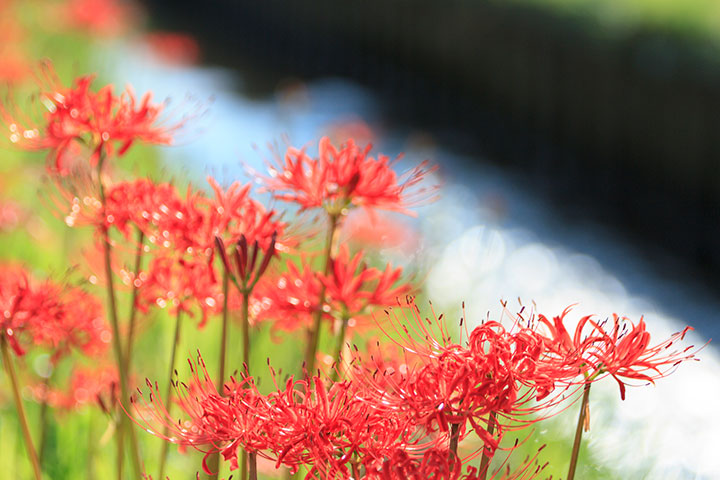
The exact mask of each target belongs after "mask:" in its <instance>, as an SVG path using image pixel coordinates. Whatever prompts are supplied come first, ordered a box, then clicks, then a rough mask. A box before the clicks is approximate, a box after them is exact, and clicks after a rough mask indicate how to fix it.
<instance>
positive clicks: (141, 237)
mask: <svg viewBox="0 0 720 480" xmlns="http://www.w3.org/2000/svg"><path fill="white" fill-rule="evenodd" d="M137 233H138V237H137V250H136V251H135V270H134V272H135V280H133V290H132V300H131V301H132V303H131V304H130V317H129V321H128V334H127V345H125V371H126V372H130V371H131V370H132V349H133V341H134V338H135V323H136V319H137V297H138V293H139V292H140V285H139V284H138V283H136V282H137V281H138V275H140V267H141V266H142V257H143V248H144V245H143V242H144V241H145V232H143V231H142V230H140V229H139V228H138V230H137ZM160 478H162V477H160Z"/></svg>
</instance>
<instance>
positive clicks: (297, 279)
mask: <svg viewBox="0 0 720 480" xmlns="http://www.w3.org/2000/svg"><path fill="white" fill-rule="evenodd" d="M321 289H322V284H321V283H320V280H319V279H318V277H317V274H316V273H315V271H314V270H313V269H312V267H310V266H309V265H308V264H307V263H306V262H305V261H303V262H302V263H301V269H299V268H298V267H297V266H296V265H295V264H294V263H293V262H292V261H288V262H287V270H286V271H285V272H284V273H282V274H276V275H271V276H269V277H263V279H261V280H260V282H259V283H258V284H257V286H256V287H255V290H254V292H253V297H252V298H251V303H250V315H251V316H252V318H253V320H254V321H255V322H262V321H269V320H271V321H272V325H273V328H278V329H280V330H286V331H293V330H297V329H299V328H307V327H310V325H311V324H312V316H313V315H314V314H315V313H316V312H318V311H320V310H323V314H324V315H326V316H327V318H330V316H329V315H328V312H329V311H330V307H326V308H325V307H324V306H321V305H320V291H321ZM325 310H327V312H326V311H325Z"/></svg>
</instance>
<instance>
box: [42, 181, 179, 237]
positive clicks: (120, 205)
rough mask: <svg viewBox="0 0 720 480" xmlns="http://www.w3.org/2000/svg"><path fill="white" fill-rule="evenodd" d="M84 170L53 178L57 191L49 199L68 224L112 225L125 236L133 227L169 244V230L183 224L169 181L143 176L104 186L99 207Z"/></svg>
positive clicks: (91, 183) (94, 189)
mask: <svg viewBox="0 0 720 480" xmlns="http://www.w3.org/2000/svg"><path fill="white" fill-rule="evenodd" d="M85 173H86V175H85V176H84V177H83V173H82V172H79V171H75V173H74V175H73V176H72V180H69V181H65V179H64V178H58V179H57V181H56V182H55V183H56V185H57V195H56V196H54V197H52V201H53V203H54V206H55V210H56V211H58V212H59V214H60V215H61V216H62V218H63V219H64V221H65V223H66V224H67V225H68V226H70V227H75V226H81V225H91V226H95V227H96V228H100V229H110V228H111V227H115V228H117V229H118V231H119V232H120V233H122V235H123V236H124V237H125V238H126V239H129V238H130V236H131V234H132V233H133V230H134V228H137V229H139V230H140V231H142V232H143V234H144V235H145V236H146V237H147V238H148V239H149V241H150V243H153V244H160V245H161V246H165V247H170V246H171V245H170V242H169V240H168V239H169V238H170V237H171V235H170V234H171V232H173V233H174V232H176V231H177V230H178V229H181V228H184V226H183V225H182V223H183V221H184V220H185V218H186V214H185V208H184V203H183V200H182V199H181V198H180V195H179V194H178V192H177V189H176V188H175V187H174V186H173V185H172V184H170V183H156V182H154V181H152V180H150V179H147V178H143V179H138V180H133V181H122V182H117V183H114V184H112V185H110V186H109V187H108V188H107V191H106V194H105V197H106V198H105V206H104V208H103V205H102V203H101V202H100V200H99V199H98V198H97V186H96V185H95V184H94V180H93V179H92V178H90V176H89V175H88V174H89V172H85ZM133 227H134V228H133Z"/></svg>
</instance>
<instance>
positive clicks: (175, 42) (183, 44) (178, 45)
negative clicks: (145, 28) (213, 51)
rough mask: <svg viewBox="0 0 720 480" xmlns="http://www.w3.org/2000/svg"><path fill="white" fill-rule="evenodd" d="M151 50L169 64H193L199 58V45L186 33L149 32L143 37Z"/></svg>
mask: <svg viewBox="0 0 720 480" xmlns="http://www.w3.org/2000/svg"><path fill="white" fill-rule="evenodd" d="M143 40H144V41H145V43H146V44H147V45H148V46H149V47H150V49H151V50H152V52H153V53H154V54H155V55H156V56H157V57H158V58H159V59H160V60H162V61H163V62H165V63H169V64H171V65H194V64H196V63H198V61H199V60H200V46H199V45H198V43H197V41H196V40H195V39H194V38H193V37H192V36H190V35H188V34H186V33H175V32H151V33H147V34H145V36H144V37H143Z"/></svg>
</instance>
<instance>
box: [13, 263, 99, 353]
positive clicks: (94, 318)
mask: <svg viewBox="0 0 720 480" xmlns="http://www.w3.org/2000/svg"><path fill="white" fill-rule="evenodd" d="M0 311H1V312H2V317H1V318H0V327H1V328H2V329H1V330H0V331H1V332H2V335H3V336H4V337H5V338H6V339H7V341H8V343H9V345H10V346H11V347H12V348H13V350H14V351H15V353H16V354H17V355H18V356H20V355H23V354H24V353H25V350H26V348H28V346H30V345H33V346H37V347H39V348H44V349H48V350H50V351H51V352H52V360H53V362H57V361H58V360H59V359H60V358H61V357H63V356H65V355H67V354H68V353H69V352H70V350H72V349H75V350H79V351H81V352H82V353H84V354H86V355H88V356H92V357H97V356H100V355H102V354H103V353H104V352H105V351H106V350H107V347H108V345H109V343H110V340H111V339H112V334H111V333H110V328H109V326H108V325H107V323H106V322H105V318H104V313H103V308H102V305H101V303H100V302H99V300H97V299H96V298H95V297H93V296H92V295H90V294H88V293H87V292H85V291H84V290H82V289H79V288H77V287H72V286H68V285H62V284H55V283H53V282H51V281H44V282H38V281H36V280H34V279H33V278H32V277H31V276H30V274H29V273H27V272H26V271H25V270H24V269H23V268H21V267H13V266H5V265H4V266H1V267H0Z"/></svg>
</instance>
